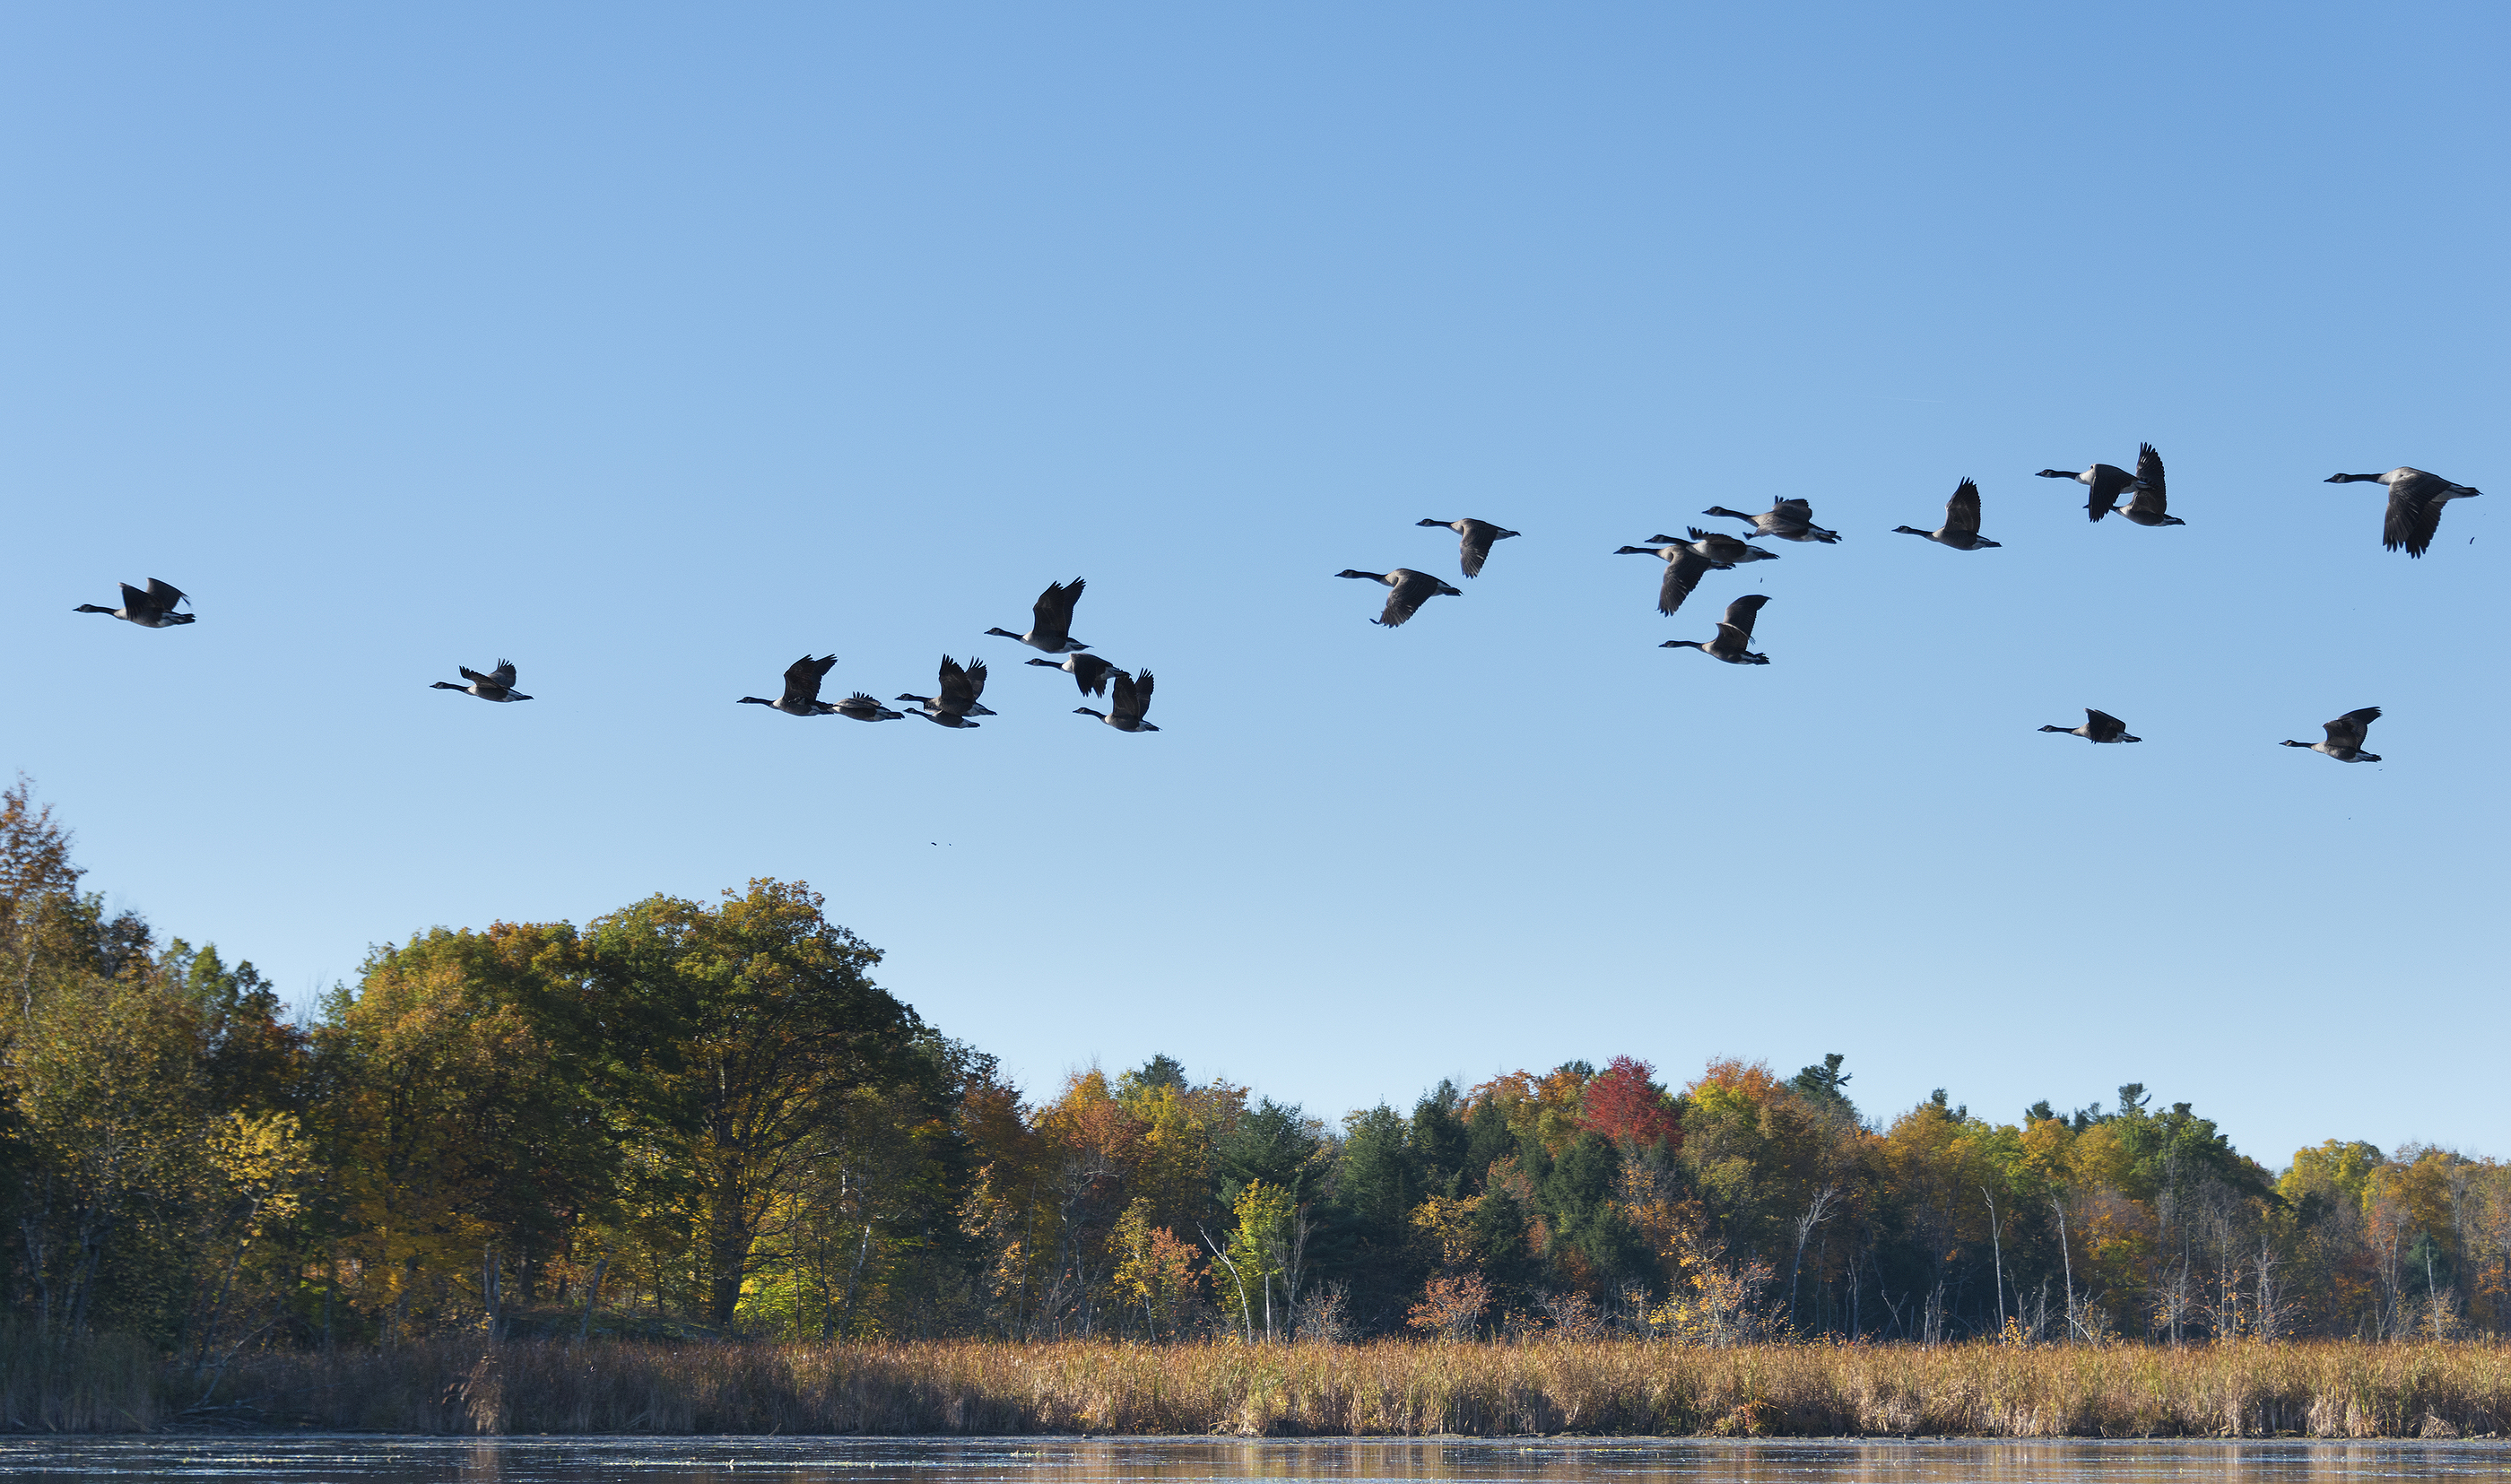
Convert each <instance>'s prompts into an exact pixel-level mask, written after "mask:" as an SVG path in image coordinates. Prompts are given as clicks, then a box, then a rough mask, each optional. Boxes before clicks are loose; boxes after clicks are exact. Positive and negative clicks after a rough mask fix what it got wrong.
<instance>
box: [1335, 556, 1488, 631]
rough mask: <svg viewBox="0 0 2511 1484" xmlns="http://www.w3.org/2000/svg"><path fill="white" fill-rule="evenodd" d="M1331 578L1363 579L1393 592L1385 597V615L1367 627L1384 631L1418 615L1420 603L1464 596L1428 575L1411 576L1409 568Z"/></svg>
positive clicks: (1347, 573) (1347, 571)
mask: <svg viewBox="0 0 2511 1484" xmlns="http://www.w3.org/2000/svg"><path fill="white" fill-rule="evenodd" d="M1334 576H1336V577H1358V578H1366V579H1367V580H1369V581H1370V582H1372V583H1384V584H1385V585H1386V586H1388V587H1389V588H1392V589H1394V591H1392V592H1390V593H1388V594H1387V595H1386V611H1385V612H1383V613H1381V614H1379V615H1378V616H1377V617H1375V618H1373V619H1371V620H1370V622H1371V623H1372V624H1377V625H1380V626H1383V627H1384V628H1396V627H1397V626H1399V625H1401V624H1402V623H1403V622H1404V621H1405V620H1406V619H1409V618H1410V617H1411V616H1412V615H1413V614H1415V613H1417V612H1419V611H1420V608H1421V605H1422V604H1423V603H1426V602H1428V601H1429V600H1430V599H1432V598H1434V597H1463V596H1464V595H1465V594H1464V590H1462V589H1459V588H1450V587H1449V586H1448V585H1447V584H1446V583H1443V582H1441V581H1439V580H1438V579H1437V578H1435V577H1432V576H1431V575H1430V574H1429V573H1427V572H1415V571H1413V570H1412V569H1411V568H1410V567H1398V568H1396V569H1395V570H1394V571H1392V572H1355V571H1352V570H1351V569H1349V568H1347V567H1346V568H1345V569H1343V570H1342V571H1340V572H1337V573H1335V574H1334Z"/></svg>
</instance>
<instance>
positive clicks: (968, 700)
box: [936, 655, 985, 716]
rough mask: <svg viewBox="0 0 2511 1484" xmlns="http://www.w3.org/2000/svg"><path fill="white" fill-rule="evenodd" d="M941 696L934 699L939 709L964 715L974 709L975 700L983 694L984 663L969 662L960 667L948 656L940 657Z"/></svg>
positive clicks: (979, 661)
mask: <svg viewBox="0 0 2511 1484" xmlns="http://www.w3.org/2000/svg"><path fill="white" fill-rule="evenodd" d="M941 688H942V694H941V695H940V696H939V697H937V698H936V700H937V701H938V703H939V704H940V707H941V709H943V710H945V711H955V712H957V713H959V714H960V715H963V716H964V715H966V714H967V713H968V711H969V710H971V709H972V708H974V707H975V705H976V704H977V698H978V697H980V696H982V695H984V694H985V661H983V660H971V661H969V662H968V663H967V665H966V666H961V665H960V664H959V662H958V661H956V660H953V659H951V658H950V657H949V656H948V655H944V656H943V657H942V674H941Z"/></svg>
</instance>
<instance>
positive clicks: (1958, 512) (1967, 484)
mask: <svg viewBox="0 0 2511 1484" xmlns="http://www.w3.org/2000/svg"><path fill="white" fill-rule="evenodd" d="M1945 529H1946V530H1947V531H1948V532H1951V533H1955V534H1959V535H1964V536H1976V535H1978V534H1979V485H1978V484H1977V483H1976V482H1975V481H1973V480H1970V479H1964V480H1962V481H1961V483H1960V484H1959V485H1958V486H1957V487H1955V489H1954V490H1953V497H1952V498H1951V499H1950V500H1948V501H1946V502H1945Z"/></svg>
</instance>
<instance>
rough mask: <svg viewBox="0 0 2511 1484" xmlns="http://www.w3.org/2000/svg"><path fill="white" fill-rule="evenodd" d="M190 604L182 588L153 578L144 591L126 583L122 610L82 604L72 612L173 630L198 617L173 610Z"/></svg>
mask: <svg viewBox="0 0 2511 1484" xmlns="http://www.w3.org/2000/svg"><path fill="white" fill-rule="evenodd" d="M189 601H191V599H189V598H187V597H185V596H184V595H183V590H182V589H180V588H177V587H175V586H174V585H173V584H171V583H164V582H160V581H158V580H157V579H156V578H153V577H152V578H150V579H148V587H147V589H146V590H144V591H143V590H140V589H137V588H135V587H133V586H131V585H130V584H129V583H124V584H123V585H122V606H121V607H119V608H99V607H97V605H96V604H94V603H81V604H79V605H78V606H77V607H75V608H73V609H71V610H70V612H72V613H109V614H111V615H113V616H114V617H115V618H117V619H121V620H124V621H125V622H127V623H133V624H136V625H138V626H139V627H140V628H174V626H175V625H177V624H188V623H190V622H192V620H193V619H195V618H197V617H198V616H199V615H197V614H190V613H176V612H175V611H174V605H175V604H176V603H185V602H189Z"/></svg>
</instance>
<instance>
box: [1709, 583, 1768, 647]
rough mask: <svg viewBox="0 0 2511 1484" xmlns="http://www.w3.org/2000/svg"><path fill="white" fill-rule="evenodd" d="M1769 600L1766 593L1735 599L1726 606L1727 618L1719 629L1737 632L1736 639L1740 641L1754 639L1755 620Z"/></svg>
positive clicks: (1755, 593)
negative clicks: (1729, 629) (1762, 606)
mask: <svg viewBox="0 0 2511 1484" xmlns="http://www.w3.org/2000/svg"><path fill="white" fill-rule="evenodd" d="M1769 600H1770V596H1769V594H1768V593H1766V592H1748V593H1746V594H1744V595H1743V596H1742V597H1739V598H1737V599H1735V601H1733V602H1731V603H1728V604H1727V605H1726V617H1725V619H1724V620H1723V621H1722V622H1721V623H1719V626H1718V627H1719V628H1732V629H1733V630H1735V634H1736V637H1737V638H1739V639H1750V638H1752V637H1753V620H1754V618H1755V616H1757V615H1758V614H1759V613H1760V611H1761V605H1762V604H1763V603H1766V602H1768V601H1769Z"/></svg>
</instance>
